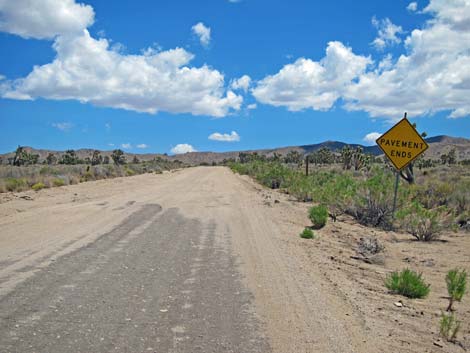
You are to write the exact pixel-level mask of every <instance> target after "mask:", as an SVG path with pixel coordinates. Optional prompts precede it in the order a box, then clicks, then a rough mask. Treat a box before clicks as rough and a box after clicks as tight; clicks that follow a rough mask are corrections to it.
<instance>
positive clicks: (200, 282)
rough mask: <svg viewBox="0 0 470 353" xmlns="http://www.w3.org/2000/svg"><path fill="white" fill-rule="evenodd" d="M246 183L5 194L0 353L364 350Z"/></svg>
mask: <svg viewBox="0 0 470 353" xmlns="http://www.w3.org/2000/svg"><path fill="white" fill-rule="evenodd" d="M254 188H255V186H254V184H252V183H250V182H249V181H248V180H247V179H244V178H241V177H239V176H236V175H234V174H232V173H231V172H230V171H229V170H228V169H226V168H191V169H186V170H183V171H178V172H175V173H167V174H163V175H154V174H153V175H152V174H148V175H141V176H136V177H131V178H121V179H114V180H105V181H98V182H91V183H84V184H80V185H75V186H70V187H63V188H56V189H49V190H43V191H40V192H39V193H33V192H30V193H23V194H20V195H19V196H20V197H15V196H14V195H9V196H8V195H3V196H2V197H3V199H2V203H1V204H0V234H1V236H0V264H1V267H0V295H1V297H0V320H1V321H0V351H1V352H5V353H6V352H23V353H24V352H44V353H46V352H48V353H52V352H62V353H65V352H147V351H148V352H198V351H200V352H270V351H273V352H355V351H357V352H364V351H365V350H364V347H363V342H364V341H365V337H366V336H365V335H364V332H362V330H361V328H360V325H359V324H358V323H355V322H354V321H355V320H354V319H348V317H345V316H344V315H339V313H342V311H341V310H342V308H341V303H338V302H335V300H334V298H333V297H331V296H329V295H328V294H327V293H323V292H322V287H321V286H320V285H319V284H315V283H312V281H311V278H309V279H307V278H305V275H304V274H302V269H301V267H302V265H301V264H300V263H299V262H298V259H296V258H291V257H289V254H283V253H281V251H280V248H279V247H278V246H277V242H278V241H279V239H280V237H281V235H282V234H281V233H282V232H283V230H281V228H280V226H279V224H278V223H277V222H276V219H273V217H272V214H270V212H269V210H270V209H269V207H267V204H266V200H265V199H264V198H263V197H262V196H261V195H259V194H258V193H256V192H253V191H256V190H255V189H254ZM272 201H273V200H272ZM268 203H269V202H268ZM273 204H274V202H273ZM297 228H298V227H296V226H293V232H294V233H296V232H297V230H298V229H297ZM299 266H300V267H299ZM345 318H346V319H345ZM348 321H350V322H348Z"/></svg>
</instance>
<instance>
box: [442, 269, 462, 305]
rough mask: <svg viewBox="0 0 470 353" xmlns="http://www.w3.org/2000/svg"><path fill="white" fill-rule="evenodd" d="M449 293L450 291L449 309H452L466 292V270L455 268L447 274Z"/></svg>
mask: <svg viewBox="0 0 470 353" xmlns="http://www.w3.org/2000/svg"><path fill="white" fill-rule="evenodd" d="M446 285H447V293H449V306H448V307H447V311H451V310H452V305H453V304H454V302H455V301H458V302H460V301H461V300H462V297H463V295H464V294H465V290H466V286H467V272H466V271H465V270H459V269H457V268H456V269H453V270H450V271H449V272H447V275H446Z"/></svg>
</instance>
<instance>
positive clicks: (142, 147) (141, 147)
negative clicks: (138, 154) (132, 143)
mask: <svg viewBox="0 0 470 353" xmlns="http://www.w3.org/2000/svg"><path fill="white" fill-rule="evenodd" d="M136 147H137V148H140V149H146V148H148V147H149V146H148V145H146V144H145V143H141V144H138V145H137V146H136Z"/></svg>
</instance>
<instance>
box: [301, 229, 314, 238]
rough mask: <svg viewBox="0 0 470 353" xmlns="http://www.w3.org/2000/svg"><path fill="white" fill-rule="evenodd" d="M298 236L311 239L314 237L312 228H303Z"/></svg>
mask: <svg viewBox="0 0 470 353" xmlns="http://www.w3.org/2000/svg"><path fill="white" fill-rule="evenodd" d="M300 237H301V238H303V239H313V238H315V234H314V233H313V230H311V229H310V228H305V229H304V230H303V231H302V232H301V233H300Z"/></svg>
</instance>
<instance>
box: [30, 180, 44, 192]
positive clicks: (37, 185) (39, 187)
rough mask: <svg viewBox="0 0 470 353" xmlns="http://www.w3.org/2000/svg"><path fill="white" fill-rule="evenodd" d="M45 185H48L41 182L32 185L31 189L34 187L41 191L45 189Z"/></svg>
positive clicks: (35, 189)
mask: <svg viewBox="0 0 470 353" xmlns="http://www.w3.org/2000/svg"><path fill="white" fill-rule="evenodd" d="M45 187H46V185H44V183H41V182H39V183H36V184H34V185H33V186H31V189H33V190H34V191H39V190H41V189H44V188H45Z"/></svg>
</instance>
